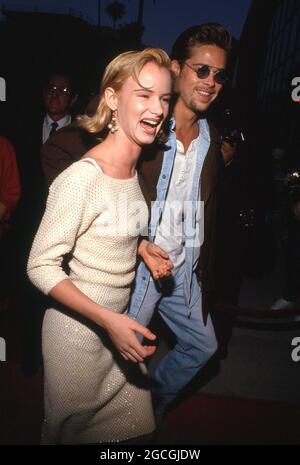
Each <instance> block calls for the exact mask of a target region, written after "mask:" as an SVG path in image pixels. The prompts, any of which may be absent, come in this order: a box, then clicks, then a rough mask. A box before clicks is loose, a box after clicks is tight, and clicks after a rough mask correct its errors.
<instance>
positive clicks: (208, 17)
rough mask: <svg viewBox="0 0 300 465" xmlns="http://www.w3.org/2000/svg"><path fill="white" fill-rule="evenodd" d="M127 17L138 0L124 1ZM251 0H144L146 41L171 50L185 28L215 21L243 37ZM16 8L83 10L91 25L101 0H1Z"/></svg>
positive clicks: (103, 17) (106, 0)
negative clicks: (242, 32)
mask: <svg viewBox="0 0 300 465" xmlns="http://www.w3.org/2000/svg"><path fill="white" fill-rule="evenodd" d="M119 1H121V0H119ZM109 3H110V1H109V0H101V4H102V8H101V23H102V25H106V26H107V25H112V23H111V20H110V19H109V17H108V15H107V14H106V13H105V7H106V5H107V4H109ZM122 3H124V5H125V8H126V16H124V17H123V18H122V19H121V20H120V24H125V23H130V22H132V21H134V20H136V18H137V12H138V0H123V2H122ZM250 4H251V0H206V1H203V0H155V1H153V0H145V11H144V25H145V32H144V36H143V42H144V43H145V44H146V45H153V46H159V47H162V48H164V49H165V50H166V51H167V52H170V51H171V50H170V49H171V46H172V43H173V42H174V40H175V39H176V37H177V36H178V35H179V34H180V33H181V32H182V31H183V30H184V29H187V28H188V27H190V26H193V25H194V24H200V23H202V22H207V21H214V22H219V23H221V24H223V25H224V26H225V27H226V28H227V29H228V30H229V31H230V32H231V33H232V34H233V35H234V36H235V37H236V38H239V37H240V34H241V31H242V28H243V24H244V22H245V19H246V16H247V12H248V10H249V6H250ZM2 5H5V6H6V7H8V8H17V9H22V8H24V9H38V10H41V11H49V12H51V11H57V12H66V11H65V9H67V10H68V9H72V10H74V11H77V12H78V13H81V14H82V15H83V18H84V19H86V20H87V21H89V22H90V23H92V24H96V23H97V21H98V0H6V1H4V0H3V1H2V0H0V6H2Z"/></svg>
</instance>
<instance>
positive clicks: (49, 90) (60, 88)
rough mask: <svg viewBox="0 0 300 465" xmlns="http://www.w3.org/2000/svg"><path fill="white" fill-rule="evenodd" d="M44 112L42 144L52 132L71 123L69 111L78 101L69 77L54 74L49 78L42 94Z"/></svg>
mask: <svg viewBox="0 0 300 465" xmlns="http://www.w3.org/2000/svg"><path fill="white" fill-rule="evenodd" d="M42 96H43V104H44V108H45V111H46V114H45V116H44V121H43V143H45V142H46V140H47V139H48V138H49V136H50V135H52V134H53V132H55V131H57V130H58V129H61V128H63V127H64V126H67V125H68V124H70V123H71V121H72V117H71V114H70V113H71V110H72V107H73V106H74V105H75V103H76V102H77V99H78V94H77V93H76V91H75V89H74V85H73V84H72V80H71V77H70V76H69V75H67V74H59V73H55V74H52V75H51V76H49V78H48V80H47V82H46V85H45V86H44V88H43V92H42Z"/></svg>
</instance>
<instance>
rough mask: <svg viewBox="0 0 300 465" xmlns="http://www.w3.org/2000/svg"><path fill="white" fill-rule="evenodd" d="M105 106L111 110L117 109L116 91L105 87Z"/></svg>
mask: <svg viewBox="0 0 300 465" xmlns="http://www.w3.org/2000/svg"><path fill="white" fill-rule="evenodd" d="M104 98H105V102H106V105H107V106H108V107H109V108H110V109H111V110H112V111H114V110H116V109H117V103H118V97H117V94H116V91H115V90H114V89H113V88H112V87H107V88H106V89H105V91H104Z"/></svg>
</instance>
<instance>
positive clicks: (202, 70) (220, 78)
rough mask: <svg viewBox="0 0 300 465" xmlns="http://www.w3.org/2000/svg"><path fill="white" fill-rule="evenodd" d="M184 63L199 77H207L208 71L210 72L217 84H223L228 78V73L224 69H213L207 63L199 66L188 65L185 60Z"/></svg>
mask: <svg viewBox="0 0 300 465" xmlns="http://www.w3.org/2000/svg"><path fill="white" fill-rule="evenodd" d="M183 64H184V65H187V66H188V67H189V68H191V69H192V70H193V71H195V73H196V74H197V76H198V78H199V79H205V78H207V77H208V76H209V75H210V73H211V72H212V73H213V75H214V80H215V81H216V82H217V83H218V84H225V82H226V81H227V80H228V74H227V72H226V71H225V69H220V70H219V71H214V70H213V68H212V67H211V66H209V65H202V66H199V67H198V68H193V67H192V66H191V65H189V64H188V63H187V62H186V61H184V62H183Z"/></svg>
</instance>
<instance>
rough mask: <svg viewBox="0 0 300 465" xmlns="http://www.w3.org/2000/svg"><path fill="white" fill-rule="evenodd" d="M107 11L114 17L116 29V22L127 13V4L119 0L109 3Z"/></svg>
mask: <svg viewBox="0 0 300 465" xmlns="http://www.w3.org/2000/svg"><path fill="white" fill-rule="evenodd" d="M105 12H106V13H107V14H108V16H109V17H110V18H111V19H112V21H113V25H114V29H116V22H117V21H118V20H119V19H121V18H123V16H124V15H125V13H126V10H125V5H124V3H121V2H117V1H115V2H112V3H109V4H108V5H107V7H106V8H105Z"/></svg>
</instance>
